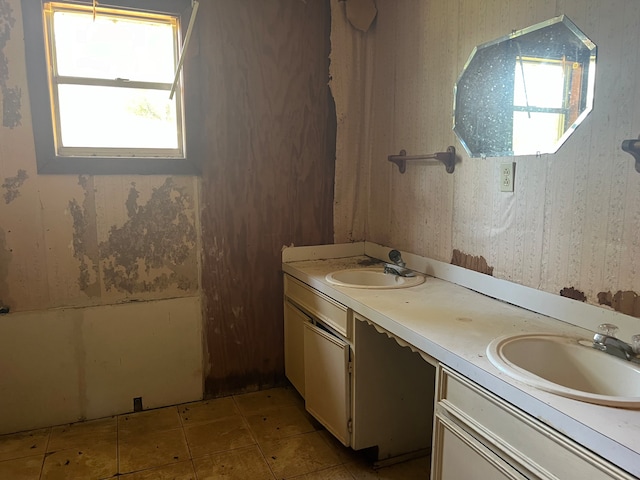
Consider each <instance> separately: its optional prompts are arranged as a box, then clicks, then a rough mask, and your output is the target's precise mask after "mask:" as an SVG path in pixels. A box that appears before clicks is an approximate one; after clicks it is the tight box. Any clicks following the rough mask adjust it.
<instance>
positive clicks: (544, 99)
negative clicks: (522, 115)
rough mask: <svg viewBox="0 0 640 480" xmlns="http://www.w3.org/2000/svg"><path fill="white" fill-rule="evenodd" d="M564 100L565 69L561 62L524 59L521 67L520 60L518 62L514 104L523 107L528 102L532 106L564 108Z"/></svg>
mask: <svg viewBox="0 0 640 480" xmlns="http://www.w3.org/2000/svg"><path fill="white" fill-rule="evenodd" d="M523 70H524V78H523V77H522V75H523ZM525 87H526V95H525ZM527 100H528V102H527ZM563 100H564V70H563V68H562V65H561V64H549V63H539V62H530V61H524V62H523V63H522V67H521V66H520V62H516V78H515V90H514V96H513V104H514V105H518V106H521V107H523V106H525V105H527V103H528V104H529V106H532V107H534V106H535V107H541V108H562V106H563Z"/></svg>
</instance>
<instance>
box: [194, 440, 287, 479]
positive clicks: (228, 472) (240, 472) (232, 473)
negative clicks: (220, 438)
mask: <svg viewBox="0 0 640 480" xmlns="http://www.w3.org/2000/svg"><path fill="white" fill-rule="evenodd" d="M193 463H194V466H195V469H196V474H197V475H198V480H217V479H219V478H225V479H228V480H245V479H251V480H274V478H275V477H274V476H273V474H272V473H271V470H269V466H268V465H267V462H266V461H265V460H264V457H263V456H262V454H261V453H260V450H259V449H258V447H257V446H255V445H254V446H251V447H246V448H240V449H237V450H230V451H227V452H222V453H218V454H214V455H207V456H205V457H201V458H198V459H195V460H194V461H193Z"/></svg>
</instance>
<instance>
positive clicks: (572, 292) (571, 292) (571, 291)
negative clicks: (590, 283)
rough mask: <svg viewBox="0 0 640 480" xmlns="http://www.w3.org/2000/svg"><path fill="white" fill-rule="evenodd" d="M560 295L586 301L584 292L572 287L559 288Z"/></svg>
mask: <svg viewBox="0 0 640 480" xmlns="http://www.w3.org/2000/svg"><path fill="white" fill-rule="evenodd" d="M560 296H561V297H567V298H572V299H573V300H578V301H579V302H586V301H587V296H586V295H585V294H584V292H581V291H580V290H576V289H575V288H573V287H565V288H563V289H562V290H560Z"/></svg>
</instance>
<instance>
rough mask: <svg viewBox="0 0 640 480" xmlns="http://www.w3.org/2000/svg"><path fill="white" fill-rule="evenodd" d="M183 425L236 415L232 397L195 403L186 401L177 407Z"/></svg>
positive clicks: (236, 409)
mask: <svg viewBox="0 0 640 480" xmlns="http://www.w3.org/2000/svg"><path fill="white" fill-rule="evenodd" d="M178 410H179V412H180V417H181V418H182V424H183V425H194V424H196V423H206V422H213V421H214V420H220V419H222V418H226V417H233V416H236V415H238V414H239V413H240V412H239V411H238V407H237V406H236V402H235V401H234V400H233V397H224V398H216V399H215V400H205V401H202V402H196V403H187V404H186V405H180V406H179V407H178Z"/></svg>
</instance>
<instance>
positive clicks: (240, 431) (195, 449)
mask: <svg viewBox="0 0 640 480" xmlns="http://www.w3.org/2000/svg"><path fill="white" fill-rule="evenodd" d="M184 433H185V435H186V436H187V442H188V443H189V450H190V451H191V457H192V458H197V457H201V456H203V455H207V454H210V453H217V452H222V451H224V450H231V449H233V448H241V447H246V446H249V445H253V444H255V443H256V442H255V440H254V438H253V436H252V435H251V432H250V431H249V429H248V428H247V426H246V424H245V422H244V420H243V418H242V417H241V416H240V415H236V416H235V417H227V418H223V419H222V420H217V421H215V422H209V423H200V424H197V425H191V426H185V427H184Z"/></svg>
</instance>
